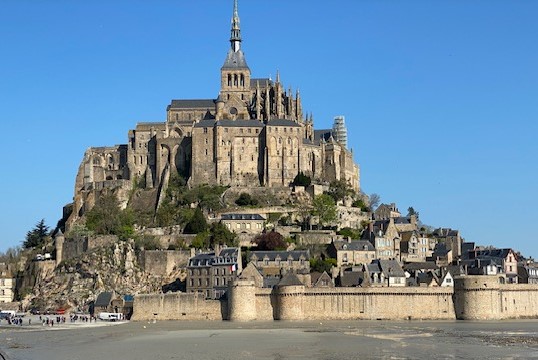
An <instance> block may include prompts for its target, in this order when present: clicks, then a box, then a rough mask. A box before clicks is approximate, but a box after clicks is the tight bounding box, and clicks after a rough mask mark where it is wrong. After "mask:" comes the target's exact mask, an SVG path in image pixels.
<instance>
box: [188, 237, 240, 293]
mask: <svg viewBox="0 0 538 360" xmlns="http://www.w3.org/2000/svg"><path fill="white" fill-rule="evenodd" d="M241 270H242V266H241V249H240V248H223V249H222V250H220V249H219V248H218V247H217V249H215V251H214V252H209V253H201V254H197V255H196V256H194V257H192V258H191V259H189V265H188V266H187V286H186V288H187V292H197V293H202V294H204V295H205V297H206V298H208V299H219V298H220V297H221V296H222V295H224V293H225V292H226V289H227V287H228V283H230V282H231V281H232V280H233V279H234V278H235V277H236V275H237V274H238V273H240V272H241Z"/></svg>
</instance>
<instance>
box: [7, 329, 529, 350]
mask: <svg viewBox="0 0 538 360" xmlns="http://www.w3.org/2000/svg"><path fill="white" fill-rule="evenodd" d="M81 325H82V326H81ZM0 351H1V352H2V353H4V354H5V355H6V357H7V359H10V360H34V359H35V360H53V359H54V360H63V359H66V360H67V359H69V360H93V359H95V360H97V359H107V358H111V359H120V360H122V359H129V360H138V359H140V360H142V359H144V360H145V359H152V360H160V359H259V360H265V359H432V358H435V359H534V358H535V359H538V321H536V320H528V321H526V320H523V321H502V322H463V321H446V322H440V321H435V322H433V321H431V322H430V321H402V322H398V321H329V322H321V323H320V322H283V321H277V322H252V323H231V322H200V321H197V322H189V321H162V322H157V323H148V322H128V323H116V324H114V323H100V322H98V323H97V324H91V325H88V324H74V325H71V324H66V325H65V326H61V327H55V328H42V327H40V326H34V325H32V326H30V327H28V326H23V327H15V326H7V325H0Z"/></svg>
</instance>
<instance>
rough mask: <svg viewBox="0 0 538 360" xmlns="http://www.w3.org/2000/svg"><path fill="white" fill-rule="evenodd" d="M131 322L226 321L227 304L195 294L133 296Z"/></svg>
mask: <svg viewBox="0 0 538 360" xmlns="http://www.w3.org/2000/svg"><path fill="white" fill-rule="evenodd" d="M133 308H134V310H133V316H132V318H131V319H132V320H135V321H144V320H151V319H155V320H221V319H226V318H227V317H228V315H227V304H226V302H222V303H221V302H220V301H219V300H205V298H204V295H201V294H196V293H189V294H187V293H168V294H148V295H137V296H135V300H134V305H133Z"/></svg>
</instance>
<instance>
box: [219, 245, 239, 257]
mask: <svg viewBox="0 0 538 360" xmlns="http://www.w3.org/2000/svg"><path fill="white" fill-rule="evenodd" d="M238 254H239V251H238V249H237V248H236V247H229V248H224V249H222V250H221V251H220V253H219V256H220V257H224V258H227V257H228V258H233V257H234V256H235V257H237V255H238Z"/></svg>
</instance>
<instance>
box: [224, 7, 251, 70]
mask: <svg viewBox="0 0 538 360" xmlns="http://www.w3.org/2000/svg"><path fill="white" fill-rule="evenodd" d="M230 44H231V49H230V50H229V51H228V55H227V56H226V60H225V61H224V65H223V66H222V69H238V68H241V69H248V65H247V61H246V59H245V54H243V51H242V50H241V29H240V27H239V13H238V11H237V0H234V10H233V15H232V29H231V34H230Z"/></svg>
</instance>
